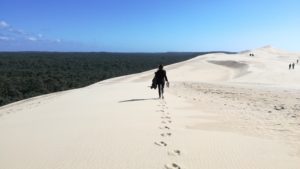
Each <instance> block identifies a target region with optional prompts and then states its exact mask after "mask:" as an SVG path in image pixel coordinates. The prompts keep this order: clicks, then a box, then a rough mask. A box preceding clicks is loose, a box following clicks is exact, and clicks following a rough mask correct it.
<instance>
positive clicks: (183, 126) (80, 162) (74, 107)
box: [0, 46, 300, 169]
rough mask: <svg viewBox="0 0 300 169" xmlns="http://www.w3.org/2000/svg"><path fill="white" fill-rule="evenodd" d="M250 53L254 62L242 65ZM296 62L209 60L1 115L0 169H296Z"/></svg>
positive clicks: (299, 103) (267, 57) (277, 54)
mask: <svg viewBox="0 0 300 169" xmlns="http://www.w3.org/2000/svg"><path fill="white" fill-rule="evenodd" d="M250 53H253V54H254V56H249V54H250ZM297 59H300V53H299V54H297V53H289V52H285V51H280V50H277V49H274V48H272V47H270V46H267V47H263V48H259V49H256V50H252V51H248V52H242V53H239V54H232V55H228V54H209V55H205V56H199V57H196V58H193V59H191V60H188V61H185V62H181V63H177V64H173V65H170V66H166V67H165V69H166V70H167V75H168V78H169V80H170V83H171V85H170V88H166V91H165V92H166V93H165V99H164V100H158V99H157V95H158V94H157V90H151V89H150V88H149V87H148V86H150V84H151V80H152V77H153V75H154V71H155V70H151V71H147V72H143V73H139V74H134V75H129V76H123V77H118V78H113V79H109V80H105V81H102V82H99V83H96V84H93V85H91V86H88V87H85V88H81V89H76V90H69V91H65V92H59V93H53V94H49V95H45V96H40V97H36V98H32V99H27V100H24V101H20V102H16V103H13V104H10V105H7V106H3V107H1V108H0V135H1V137H0V169H159V168H161V169H299V168H300V64H296V66H295V69H294V70H288V64H289V63H292V62H295V61H296V60H297Z"/></svg>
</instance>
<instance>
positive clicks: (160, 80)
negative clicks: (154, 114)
mask: <svg viewBox="0 0 300 169" xmlns="http://www.w3.org/2000/svg"><path fill="white" fill-rule="evenodd" d="M165 81H167V86H168V85H169V81H168V78H167V73H166V71H165V70H164V69H163V65H159V66H158V70H157V71H156V72H155V76H154V79H153V82H154V85H155V86H158V95H159V98H162V99H163V98H164V87H165Z"/></svg>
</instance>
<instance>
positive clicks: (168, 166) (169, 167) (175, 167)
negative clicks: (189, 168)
mask: <svg viewBox="0 0 300 169" xmlns="http://www.w3.org/2000/svg"><path fill="white" fill-rule="evenodd" d="M165 169H181V167H180V166H179V165H178V164H176V163H172V164H166V165H165Z"/></svg>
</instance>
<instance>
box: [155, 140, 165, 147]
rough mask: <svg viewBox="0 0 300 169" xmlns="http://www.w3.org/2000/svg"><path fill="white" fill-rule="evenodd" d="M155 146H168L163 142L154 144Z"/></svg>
mask: <svg viewBox="0 0 300 169" xmlns="http://www.w3.org/2000/svg"><path fill="white" fill-rule="evenodd" d="M154 144H155V145H157V146H164V147H166V146H167V143H165V142H163V141H160V142H154Z"/></svg>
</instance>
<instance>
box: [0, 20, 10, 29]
mask: <svg viewBox="0 0 300 169" xmlns="http://www.w3.org/2000/svg"><path fill="white" fill-rule="evenodd" d="M7 27H9V24H8V23H6V22H5V21H0V28H7Z"/></svg>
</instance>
